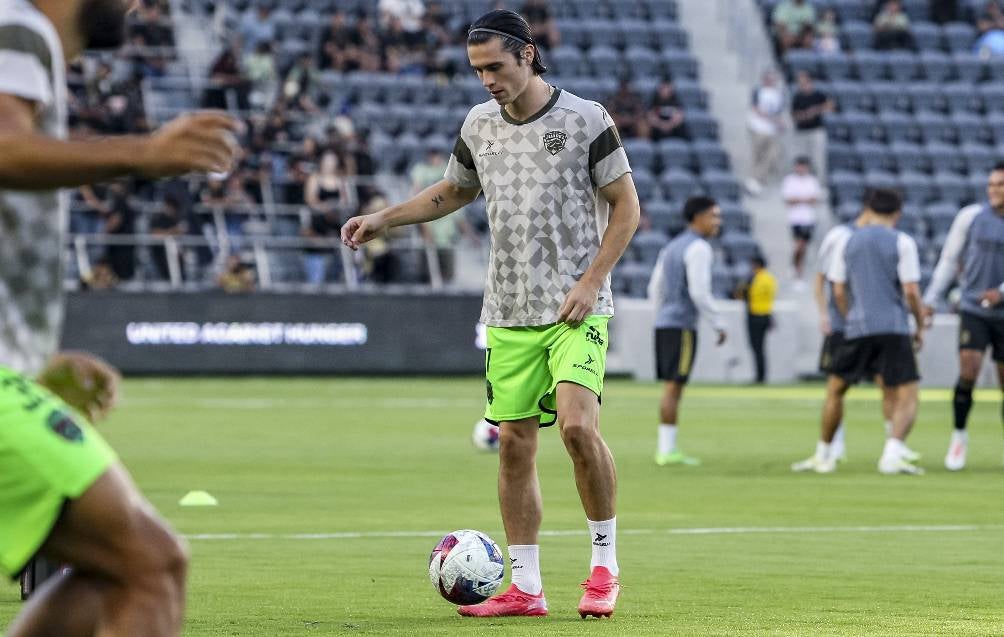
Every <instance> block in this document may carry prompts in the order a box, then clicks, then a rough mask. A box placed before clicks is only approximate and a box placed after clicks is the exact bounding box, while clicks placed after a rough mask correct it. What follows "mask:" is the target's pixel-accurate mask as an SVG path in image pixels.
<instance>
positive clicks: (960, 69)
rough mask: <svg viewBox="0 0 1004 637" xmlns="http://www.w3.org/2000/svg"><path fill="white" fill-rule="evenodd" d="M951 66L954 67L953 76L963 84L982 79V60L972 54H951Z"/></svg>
mask: <svg viewBox="0 0 1004 637" xmlns="http://www.w3.org/2000/svg"><path fill="white" fill-rule="evenodd" d="M952 65H953V66H954V67H955V76H956V77H957V78H959V80H961V81H963V82H971V83H972V82H979V81H980V80H982V79H983V73H984V66H983V60H981V59H979V58H978V57H976V56H975V55H973V54H972V53H969V52H964V53H953V54H952Z"/></svg>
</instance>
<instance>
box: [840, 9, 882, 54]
mask: <svg viewBox="0 0 1004 637" xmlns="http://www.w3.org/2000/svg"><path fill="white" fill-rule="evenodd" d="M867 19H868V18H867V17H866V18H865V20H867ZM841 20H842V21H843V23H842V24H841V26H840V36H841V38H842V39H843V44H844V49H846V50H848V51H862V50H865V49H870V48H871V46H872V39H874V37H875V35H874V32H873V31H872V25H871V24H870V23H868V22H864V21H857V20H852V21H848V20H847V19H846V18H844V17H843V16H841Z"/></svg>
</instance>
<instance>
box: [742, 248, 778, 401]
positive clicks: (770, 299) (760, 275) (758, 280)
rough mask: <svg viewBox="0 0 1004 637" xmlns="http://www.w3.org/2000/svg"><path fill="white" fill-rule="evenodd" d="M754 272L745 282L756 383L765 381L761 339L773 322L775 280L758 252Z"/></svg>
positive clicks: (765, 367)
mask: <svg viewBox="0 0 1004 637" xmlns="http://www.w3.org/2000/svg"><path fill="white" fill-rule="evenodd" d="M751 263H752V265H753V275H752V276H751V277H750V280H749V282H748V283H747V284H746V289H745V290H744V296H745V300H746V329H747V333H748V334H749V339H750V348H752V349H753V361H754V363H755V365H756V381H755V382H756V383H757V384H758V385H762V384H763V383H765V382H767V356H766V353H765V352H764V342H765V341H766V339H767V332H768V331H769V330H770V329H771V327H773V325H774V317H773V312H774V297H775V296H777V279H776V278H774V275H773V274H771V273H770V272H768V271H767V261H766V260H765V259H764V258H763V257H762V256H760V255H757V256H755V257H753V259H751Z"/></svg>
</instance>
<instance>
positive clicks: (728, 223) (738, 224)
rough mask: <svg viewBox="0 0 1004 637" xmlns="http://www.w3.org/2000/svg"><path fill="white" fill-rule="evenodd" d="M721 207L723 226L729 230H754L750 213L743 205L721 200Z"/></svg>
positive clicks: (747, 231) (747, 232) (745, 231)
mask: <svg viewBox="0 0 1004 637" xmlns="http://www.w3.org/2000/svg"><path fill="white" fill-rule="evenodd" d="M719 208H721V209H722V226H724V228H725V229H726V230H727V231H728V232H744V233H746V234H749V232H750V230H752V222H751V219H750V216H749V214H747V213H746V212H745V211H744V210H743V209H742V207H741V206H739V205H738V204H732V203H728V202H725V203H721V202H720V203H719Z"/></svg>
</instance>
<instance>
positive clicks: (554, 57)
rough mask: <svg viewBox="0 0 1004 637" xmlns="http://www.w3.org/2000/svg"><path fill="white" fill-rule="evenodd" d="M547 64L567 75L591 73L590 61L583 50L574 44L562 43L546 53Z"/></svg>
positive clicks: (575, 75)
mask: <svg viewBox="0 0 1004 637" xmlns="http://www.w3.org/2000/svg"><path fill="white" fill-rule="evenodd" d="M545 64H547V65H548V66H553V70H554V71H555V72H556V73H558V74H560V75H562V76H566V77H569V76H570V77H578V76H581V75H586V74H588V73H589V71H590V68H589V61H588V60H587V59H586V56H584V55H583V54H582V51H581V50H580V49H578V48H576V47H574V46H569V45H562V46H559V47H556V48H554V49H552V50H551V51H550V52H549V53H547V54H546V58H545Z"/></svg>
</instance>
